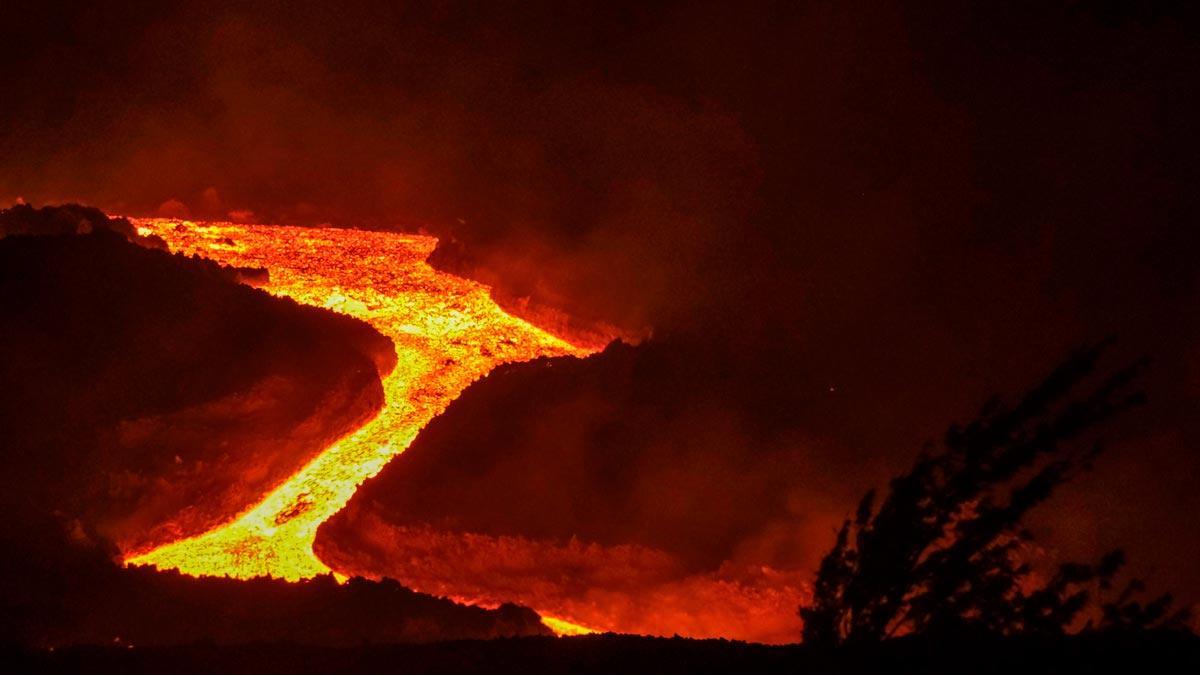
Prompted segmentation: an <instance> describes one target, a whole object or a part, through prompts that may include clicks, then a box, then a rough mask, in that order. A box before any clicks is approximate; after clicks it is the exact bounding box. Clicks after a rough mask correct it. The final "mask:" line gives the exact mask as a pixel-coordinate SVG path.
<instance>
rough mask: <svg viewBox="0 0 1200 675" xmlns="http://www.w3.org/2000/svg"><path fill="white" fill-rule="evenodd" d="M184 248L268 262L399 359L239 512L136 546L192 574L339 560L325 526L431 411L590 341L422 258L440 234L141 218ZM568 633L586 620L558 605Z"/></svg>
mask: <svg viewBox="0 0 1200 675" xmlns="http://www.w3.org/2000/svg"><path fill="white" fill-rule="evenodd" d="M134 222H135V223H136V225H137V226H138V228H139V230H140V231H141V232H142V234H157V235H158V236H160V237H162V238H163V239H165V240H166V241H167V243H168V245H169V246H170V247H171V249H172V250H173V251H178V252H182V253H186V254H192V253H198V254H200V255H202V256H204V257H207V258H212V259H213V260H216V261H219V262H222V263H225V264H228V265H234V266H238V267H263V268H266V269H267V270H269V273H270V281H269V282H268V283H267V284H265V286H264V288H265V289H266V290H267V291H269V292H271V293H274V294H275V295H280V296H286V297H290V298H293V299H294V300H296V301H297V302H301V303H304V304H308V305H316V306H319V307H326V308H329V309H332V310H334V311H338V312H343V313H345V314H349V315H351V316H355V317H357V318H360V319H362V320H364V321H366V322H368V323H370V324H371V325H373V326H374V327H375V328H376V329H377V330H379V331H380V332H381V333H383V334H384V335H386V336H387V337H389V338H391V340H392V341H393V342H394V343H395V345H396V352H397V357H398V358H397V365H396V368H395V370H393V371H392V373H391V374H389V375H388V376H387V377H385V378H384V380H383V388H384V393H385V402H384V407H383V409H382V410H381V411H380V413H379V414H378V415H377V416H376V417H375V418H374V419H373V420H371V421H370V422H368V423H367V424H366V425H364V426H363V427H361V428H360V429H359V430H358V431H356V432H354V433H353V434H351V435H350V436H347V437H346V438H343V439H342V440H340V441H338V442H337V443H335V444H334V445H332V446H331V447H329V448H328V449H326V450H325V451H324V452H323V453H322V454H321V455H320V456H318V457H317V458H316V459H315V460H313V461H312V462H311V463H310V464H309V465H308V466H306V467H304V468H303V469H302V470H301V471H300V472H299V473H297V474H296V475H294V476H292V478H290V479H289V480H288V481H287V482H285V483H284V484H282V485H280V486H279V487H277V488H276V489H275V490H274V491H273V492H271V493H270V494H268V495H267V496H266V497H265V498H264V499H263V500H262V501H261V502H260V503H259V504H258V505H256V506H255V507H253V508H252V509H250V510H249V511H248V512H246V513H244V514H241V515H240V516H239V517H237V518H236V519H235V520H233V521H232V522H229V523H228V524H226V525H223V526H221V527H219V528H216V529H214V530H211V531H209V532H206V533H204V534H201V535H198V536H196V537H193V538H190V539H184V540H180V541H176V542H172V543H170V544H167V545H165V546H162V547H159V548H156V549H154V550H152V551H149V552H145V553H142V554H140V555H135V556H133V557H130V558H128V559H127V560H126V562H127V563H129V564H136V565H154V566H157V567H160V568H167V569H172V568H173V569H178V570H180V571H182V572H185V573H187V574H193V575H197V576H200V575H213V576H231V577H238V578H250V577H254V576H263V575H268V576H273V577H282V578H284V579H289V580H298V579H302V578H307V577H311V576H314V575H317V574H321V573H325V572H329V571H330V570H329V568H328V567H327V566H325V565H324V564H323V563H322V562H321V561H320V560H318V559H317V558H316V556H315V555H313V550H312V547H313V539H314V537H315V535H316V531H317V526H318V525H320V524H321V523H322V522H324V521H325V520H326V519H328V518H329V517H330V516H332V515H333V514H334V513H336V512H337V511H338V510H339V509H341V508H342V507H343V506H344V505H345V504H346V502H347V501H348V500H349V499H350V497H351V495H352V494H353V493H354V491H355V489H356V488H357V487H358V485H359V484H361V483H362V482H363V481H364V480H366V479H367V478H370V477H371V476H373V475H375V474H376V473H378V472H379V470H380V469H382V468H383V466H384V464H386V463H387V462H388V460H390V459H391V458H392V457H394V456H396V455H397V454H399V453H401V452H403V451H404V449H405V448H407V447H408V445H409V443H411V442H412V440H413V438H415V437H416V435H417V432H418V431H420V429H421V428H422V427H424V426H425V424H426V423H428V422H429V420H431V419H432V418H433V417H434V416H436V415H437V414H439V413H440V412H442V411H443V410H444V409H445V408H446V406H447V405H448V404H449V403H450V401H452V400H453V399H454V398H455V397H456V396H458V394H459V393H460V392H461V391H462V390H463V389H464V388H465V387H466V386H467V385H469V384H470V383H471V382H473V381H474V380H476V379H478V378H479V377H482V376H483V375H485V374H486V373H487V372H488V371H490V370H491V369H493V368H495V367H496V366H497V365H500V364H502V363H507V362H512V361H523V360H528V359H533V358H536V357H539V356H560V355H568V354H573V355H582V354H585V353H586V350H583V349H579V348H577V347H574V346H572V345H570V344H568V343H566V342H564V341H562V340H560V339H558V338H556V337H554V336H551V335H550V334H548V333H546V332H544V331H542V330H539V329H538V328H536V327H534V326H531V325H529V324H527V323H525V322H524V321H521V320H520V319H517V318H514V317H512V316H510V315H508V314H506V313H505V312H504V311H502V310H501V309H500V308H499V307H498V306H497V305H496V304H495V303H494V302H493V301H492V299H491V297H489V295H488V290H487V288H486V287H484V286H482V285H480V284H478V283H475V282H472V281H468V280H466V279H461V278H459V277H455V276H452V275H449V274H444V273H441V272H438V271H436V270H434V269H433V268H431V267H430V266H429V265H427V264H426V263H425V259H426V257H428V255H429V253H430V252H431V251H432V250H433V247H434V245H435V244H436V243H437V241H436V239H434V238H432V237H425V236H418V235H405V234H396V233H389V232H368V231H362V230H347V229H333V228H298V227H280V226H261V225H235V224H232V223H205V224H197V223H191V222H186V221H179V220H171V219H157V218H156V219H137V220H135V221H134ZM547 625H550V626H551V627H553V628H554V629H555V630H556V631H557V632H560V633H573V632H579V631H584V630H586V629H583V628H582V627H579V626H574V625H572V624H569V623H567V622H565V621H555V620H553V619H549V620H548V621H547Z"/></svg>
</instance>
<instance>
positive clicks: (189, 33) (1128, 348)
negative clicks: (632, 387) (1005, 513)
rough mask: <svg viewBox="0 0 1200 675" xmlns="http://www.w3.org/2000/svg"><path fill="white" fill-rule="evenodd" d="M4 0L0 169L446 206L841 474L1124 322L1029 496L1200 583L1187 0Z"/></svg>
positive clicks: (5, 175)
mask: <svg viewBox="0 0 1200 675" xmlns="http://www.w3.org/2000/svg"><path fill="white" fill-rule="evenodd" d="M18 4H22V5H24V6H22V7H16V8H12V9H9V10H8V11H7V12H6V14H7V15H8V16H9V17H10V18H9V20H8V21H6V22H5V24H4V26H3V28H0V31H2V34H0V44H2V45H3V47H0V49H3V50H4V56H3V59H2V61H0V81H2V82H3V83H4V85H3V91H4V95H3V96H4V104H3V105H0V201H5V202H7V201H11V200H12V199H15V198H16V197H18V196H20V197H23V198H24V199H26V200H28V201H31V202H34V203H42V202H53V201H59V200H66V199H71V200H79V201H83V202H86V203H91V204H95V205H97V206H100V207H101V208H105V209H108V210H110V211H119V212H127V213H134V214H136V213H153V212H155V211H156V210H158V209H159V208H160V205H162V204H164V203H165V202H168V201H169V200H177V201H178V202H180V204H177V205H173V206H170V207H169V208H167V209H166V211H167V212H170V213H177V212H181V209H183V208H186V209H187V211H188V212H190V213H191V214H193V215H195V216H197V217H217V216H220V217H224V216H225V215H226V214H228V213H229V212H231V211H252V212H253V214H254V217H256V218H259V219H262V220H266V221H308V222H323V221H335V222H341V223H349V224H354V223H358V224H376V225H379V224H383V225H387V224H404V225H406V226H418V225H419V226H424V227H426V228H428V229H430V230H432V231H434V232H437V233H439V234H441V235H444V236H449V235H453V236H454V237H456V238H457V239H458V240H459V241H460V242H462V243H463V245H464V250H465V251H467V255H469V256H470V257H471V259H472V260H474V261H476V262H477V263H478V264H480V265H482V266H483V268H484V269H487V270H489V272H490V273H492V274H494V275H495V278H496V279H498V280H499V282H500V283H501V284H502V285H510V286H511V287H512V288H513V289H515V290H516V291H517V292H518V293H533V294H535V295H537V296H538V297H541V298H543V299H546V300H548V301H550V302H554V303H556V304H560V305H562V306H565V307H567V308H569V309H571V310H573V311H576V312H578V313H581V314H587V315H589V316H592V317H594V318H602V319H605V320H608V321H612V322H616V323H620V324H624V325H628V326H635V327H643V326H653V327H654V329H655V332H656V334H657V335H659V336H667V337H669V338H670V339H674V340H676V341H677V343H678V344H681V345H687V350H688V351H687V353H688V354H692V355H700V356H695V358H704V359H711V360H712V361H714V362H718V363H720V364H723V365H722V368H717V369H714V374H712V375H711V377H710V379H709V381H708V384H707V386H708V387H709V389H710V391H709V394H711V395H713V396H725V395H727V399H726V400H725V404H726V405H727V406H728V407H729V408H730V409H731V410H736V411H738V412H737V416H739V417H741V418H745V419H757V418H759V417H765V418H768V419H769V420H770V421H771V423H772V424H779V423H780V420H790V421H791V422H792V424H791V425H790V427H789V428H790V431H789V432H788V434H787V437H788V438H791V439H793V440H794V441H795V442H798V443H803V444H806V445H807V446H809V447H812V448H815V449H816V450H814V451H813V452H812V453H811V456H812V457H813V460H812V461H814V462H822V463H824V464H826V465H828V466H829V467H833V468H830V469H828V470H827V473H828V474H829V475H831V476H838V477H839V478H838V481H839V484H841V485H844V488H843V490H842V491H844V492H845V493H846V494H857V493H858V492H860V491H861V490H862V489H864V488H865V487H867V486H868V485H870V484H871V483H873V482H878V481H880V480H882V478H884V477H886V476H887V475H888V473H889V472H890V471H893V470H895V469H896V468H898V467H901V466H903V465H904V464H905V463H906V462H907V461H908V459H909V458H910V457H911V454H912V452H913V451H914V450H915V448H916V447H918V445H919V443H920V442H921V441H922V440H924V439H925V438H928V437H931V436H934V435H936V434H938V433H940V431H941V430H942V429H943V428H944V426H945V424H946V423H948V422H949V421H951V420H953V419H961V418H964V417H968V416H970V415H971V414H972V413H973V412H974V411H975V409H976V408H977V406H978V405H979V403H980V402H981V401H982V400H983V398H984V397H985V396H987V395H988V394H990V393H992V392H1012V391H1016V390H1019V389H1020V388H1021V387H1023V386H1025V385H1027V384H1029V383H1031V382H1032V381H1033V380H1035V379H1036V378H1037V377H1038V376H1039V375H1041V374H1042V373H1043V372H1044V371H1046V370H1047V369H1048V368H1049V367H1050V366H1051V365H1052V364H1054V363H1055V362H1056V361H1057V360H1058V359H1059V358H1060V357H1061V356H1063V355H1064V354H1065V353H1066V352H1067V350H1068V349H1070V348H1071V347H1072V346H1074V345H1077V344H1079V343H1081V342H1084V341H1089V340H1095V339H1099V338H1102V337H1105V336H1107V335H1114V334H1115V335H1116V336H1117V338H1118V343H1117V345H1118V346H1117V348H1116V349H1115V354H1114V357H1113V359H1114V361H1117V362H1120V361H1121V360H1128V359H1131V358H1134V357H1136V356H1140V355H1148V356H1150V357H1151V359H1152V360H1153V366H1152V369H1151V371H1150V374H1149V375H1148V377H1147V381H1146V383H1145V385H1146V388H1147V391H1148V394H1149V397H1150V401H1151V403H1150V405H1148V406H1147V407H1146V408H1144V409H1143V410H1141V411H1139V412H1137V413H1136V415H1135V416H1134V417H1133V418H1131V419H1128V420H1126V421H1124V422H1122V423H1121V424H1120V425H1117V426H1115V427H1113V428H1112V430H1111V434H1110V440H1111V441H1112V444H1113V446H1114V450H1113V452H1111V453H1110V454H1109V456H1107V457H1106V458H1105V459H1104V462H1103V463H1102V464H1101V465H1100V466H1099V467H1098V469H1097V472H1096V473H1095V474H1094V475H1091V476H1089V477H1087V478H1086V479H1084V480H1085V482H1081V483H1080V484H1079V485H1078V486H1073V487H1072V488H1071V490H1070V491H1068V493H1066V494H1064V495H1063V500H1062V501H1061V503H1060V505H1059V506H1057V507H1056V508H1054V509H1051V510H1050V511H1049V512H1048V513H1046V514H1044V519H1045V523H1043V527H1044V529H1045V530H1046V531H1047V532H1050V533H1051V535H1052V537H1053V541H1055V542H1056V545H1058V546H1061V548H1062V550H1063V551H1064V553H1065V554H1067V555H1083V554H1090V553H1091V552H1094V551H1095V550H1097V549H1099V548H1103V547H1107V546H1109V545H1111V544H1117V543H1130V548H1131V553H1132V554H1133V556H1134V561H1135V566H1136V564H1137V562H1138V560H1139V559H1140V560H1143V561H1149V562H1146V563H1144V567H1143V569H1146V570H1148V571H1150V572H1152V573H1154V574H1157V577H1155V576H1152V577H1151V579H1152V580H1159V581H1161V583H1162V585H1167V586H1176V587H1181V588H1186V589H1188V590H1189V592H1191V593H1192V594H1193V595H1197V594H1200V579H1197V578H1196V577H1195V571H1194V569H1192V568H1193V567H1194V562H1195V561H1196V560H1197V559H1200V550H1198V549H1200V529H1198V526H1197V525H1196V524H1195V523H1194V520H1195V519H1194V514H1195V513H1196V512H1197V509H1198V508H1200V496H1198V495H1200V490H1197V487H1200V486H1198V485H1197V483H1196V481H1197V478H1195V476H1197V475H1200V458H1198V450H1197V448H1198V447H1200V446H1198V441H1200V409H1198V408H1200V346H1198V345H1200V342H1198V340H1197V338H1198V337H1200V317H1198V307H1200V304H1198V302H1197V273H1196V265H1195V263H1194V259H1195V255H1196V251H1197V250H1200V228H1198V227H1197V215H1198V208H1197V207H1198V197H1197V191H1196V188H1195V185H1196V182H1197V178H1198V177H1200V176H1198V166H1197V164H1198V162H1197V159H1196V157H1197V149H1200V143H1198V141H1200V139H1198V138H1197V135H1198V133H1200V132H1198V131H1197V127H1196V124H1195V120H1196V119H1200V105H1198V103H1200V101H1198V98H1197V86H1196V85H1197V83H1196V75H1195V73H1197V72H1200V33H1198V32H1197V31H1198V27H1200V24H1198V23H1197V21H1196V16H1195V12H1194V11H1187V12H1185V11H1183V10H1179V9H1177V8H1175V7H1173V6H1172V4H1169V3H1152V2H1151V3H1147V2H1136V3H1135V2H1128V3H1122V2H1016V3H1011V2H1010V3H994V4H993V3H954V2H940V1H930V2H914V3H894V2H877V1H876V2H862V3H856V2H815V3H798V2H786V3H662V4H657V5H655V6H654V7H652V8H647V7H641V6H639V5H640V3H626V2H596V3H571V6H570V7H564V6H562V5H563V4H565V3H533V4H532V5H528V4H526V5H522V6H521V7H519V8H517V7H513V8H504V9H499V8H494V7H490V5H489V7H488V8H480V7H478V6H475V3H453V2H447V3H414V4H405V5H404V6H400V7H394V6H392V5H391V4H390V3H386V4H385V3H338V4H336V5H334V4H330V5H328V6H325V7H319V8H314V7H306V6H297V4H298V3H284V2H279V3H255V4H254V6H253V7H250V6H248V5H247V6H242V5H240V4H238V3H232V4H231V6H229V7H227V8H222V9H214V8H212V7H209V6H207V3H196V4H195V5H189V4H187V3H185V4H182V5H178V4H172V3H157V2H156V3H141V5H142V6H140V7H139V6H137V4H138V3H126V5H125V6H124V7H121V8H119V9H113V8H109V7H100V6H96V5H92V4H86V3H81V4H80V5H79V6H77V7H66V8H64V7H61V6H54V5H53V4H52V3H18ZM1178 4H1180V5H1183V4H1185V3H1178ZM539 5H540V6H539ZM730 381H736V382H737V383H738V384H737V385H736V386H726V385H727V384H728V382H730ZM747 382H758V383H760V384H759V385H758V386H756V387H755V386H747V385H746V383H747ZM726 389H727V390H728V392H727V391H726ZM714 392H715V393H714ZM730 392H732V393H730ZM747 392H750V393H747ZM789 415H792V416H791V417H789ZM1139 556H1140V558H1139Z"/></svg>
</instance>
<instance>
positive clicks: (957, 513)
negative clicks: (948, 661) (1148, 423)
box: [800, 344, 1186, 644]
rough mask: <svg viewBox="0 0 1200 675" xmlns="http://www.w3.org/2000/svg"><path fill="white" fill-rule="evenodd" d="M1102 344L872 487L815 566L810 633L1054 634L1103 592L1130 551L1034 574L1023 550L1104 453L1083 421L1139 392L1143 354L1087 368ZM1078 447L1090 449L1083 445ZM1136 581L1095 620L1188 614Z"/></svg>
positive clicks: (1144, 620) (1126, 625) (811, 639)
mask: <svg viewBox="0 0 1200 675" xmlns="http://www.w3.org/2000/svg"><path fill="white" fill-rule="evenodd" d="M1104 346H1105V345H1104V344H1097V345H1092V346H1088V347H1085V348H1082V349H1080V350H1078V351H1077V352H1076V353H1074V354H1073V355H1071V356H1070V357H1069V358H1068V359H1067V360H1066V361H1065V362H1064V363H1062V364H1061V365H1060V366H1059V367H1058V368H1056V369H1055V370H1054V371H1053V372H1052V373H1051V374H1050V375H1049V376H1048V377H1047V378H1046V379H1045V380H1044V381H1043V382H1041V383H1040V384H1039V385H1037V386H1036V387H1034V388H1033V389H1032V390H1030V391H1029V392H1028V393H1027V394H1026V395H1025V396H1024V397H1023V398H1022V399H1021V400H1020V401H1019V402H1017V403H1016V404H1015V405H1011V406H1008V405H1005V404H1004V403H1002V402H1001V401H1000V400H999V399H995V398H994V399H992V400H991V401H989V402H988V403H987V404H986V405H985V406H984V408H983V410H982V411H981V413H980V415H979V417H978V418H977V419H976V420H974V421H973V422H971V423H970V424H967V425H966V426H958V425H954V426H951V427H950V429H949V430H948V431H947V433H946V436H945V438H944V440H943V441H942V444H941V447H940V448H935V447H931V446H927V447H926V448H925V449H923V450H922V452H921V454H920V455H919V456H918V458H917V460H916V462H915V464H914V465H913V467H912V468H911V469H910V470H909V471H908V472H907V473H905V474H903V475H901V476H898V477H896V478H894V479H893V480H892V481H891V483H890V485H889V488H888V493H887V496H886V498H885V499H884V500H883V502H882V503H881V504H879V506H878V508H876V507H875V492H874V491H873V490H872V491H870V492H868V493H867V494H866V495H865V496H864V497H863V499H862V501H861V502H860V504H859V506H858V510H857V512H856V514H855V515H854V517H853V518H851V519H847V520H846V521H845V523H843V525H842V528H841V530H840V531H839V532H838V535H837V540H836V543H835V544H834V546H833V548H832V549H831V550H830V551H829V552H828V553H827V554H826V555H825V557H824V559H823V560H822V561H821V564H820V567H819V568H818V570H817V576H816V581H815V583H814V588H813V599H812V601H811V603H810V604H808V605H806V606H804V607H801V609H800V615H801V617H802V618H803V620H804V641H805V642H806V643H810V644H841V643H846V642H863V641H878V640H881V639H884V638H887V637H890V636H893V635H897V634H906V633H932V632H943V631H948V630H955V629H962V628H965V627H971V628H976V629H982V630H987V631H989V632H994V633H998V634H1003V635H1011V634H1018V633H1025V634H1030V633H1032V634H1058V633H1062V632H1064V631H1066V630H1067V629H1068V628H1069V627H1071V626H1072V625H1074V624H1075V623H1076V621H1077V620H1079V619H1080V618H1081V613H1082V612H1083V611H1084V610H1085V609H1087V608H1088V607H1089V606H1092V605H1093V603H1094V602H1095V601H1096V599H1095V598H1094V597H1093V591H1094V590H1099V591H1100V593H1101V594H1107V593H1109V592H1111V591H1112V590H1113V585H1112V584H1113V578H1114V576H1115V575H1116V573H1117V572H1118V570H1119V569H1120V568H1121V567H1122V566H1123V565H1124V563H1125V556H1124V553H1123V552H1121V551H1120V550H1117V551H1113V552H1111V553H1109V554H1107V555H1105V556H1104V557H1103V558H1102V559H1101V560H1100V561H1099V562H1097V563H1096V564H1093V565H1086V564H1078V563H1068V564H1063V565H1061V566H1060V567H1059V569H1058V571H1057V572H1056V573H1055V574H1053V575H1052V576H1051V577H1050V578H1049V579H1046V580H1044V581H1042V582H1040V583H1039V582H1038V581H1037V579H1036V576H1035V575H1034V570H1033V569H1032V568H1031V566H1030V565H1029V564H1028V562H1026V561H1023V560H1022V556H1021V555H1020V552H1021V549H1022V547H1023V546H1024V545H1025V544H1026V542H1027V541H1028V540H1030V539H1031V538H1032V536H1031V535H1030V533H1029V532H1028V530H1026V529H1025V528H1024V527H1023V526H1022V525H1021V522H1022V519H1023V518H1024V516H1025V515H1026V514H1027V513H1028V512H1029V511H1030V509H1032V508H1033V507H1035V506H1037V505H1038V504H1040V503H1042V502H1044V501H1045V500H1046V499H1048V498H1049V497H1050V496H1051V494H1052V493H1053V492H1054V490H1055V488H1057V487H1058V486H1059V485H1061V484H1063V483H1064V482H1066V481H1068V480H1070V479H1071V478H1072V477H1074V476H1075V475H1077V474H1078V473H1079V472H1080V471H1081V470H1084V469H1086V468H1088V467H1089V465H1090V463H1091V461H1092V460H1093V459H1094V458H1095V457H1096V456H1097V455H1098V454H1099V453H1100V452H1101V449H1102V448H1101V446H1100V444H1099V443H1092V444H1085V443H1081V442H1080V436H1081V434H1083V433H1084V432H1085V431H1087V430H1089V429H1090V428H1092V427H1094V426H1095V425H1097V424H1098V423H1100V422H1103V421H1105V420H1107V419H1109V418H1111V417H1112V416H1114V415H1116V414H1117V413H1120V412H1122V411H1124V410H1126V409H1128V408H1130V407H1133V406H1135V405H1138V404H1140V403H1141V402H1143V399H1144V397H1143V395H1142V394H1141V393H1140V392H1137V391H1134V390H1133V385H1134V383H1135V380H1136V378H1137V376H1138V374H1139V372H1140V371H1141V370H1142V369H1143V367H1144V362H1138V363H1135V364H1133V365H1130V366H1128V367H1126V368H1123V369H1121V370H1119V371H1117V372H1115V373H1112V374H1110V375H1108V376H1107V377H1104V378H1102V379H1100V381H1099V382H1098V384H1095V385H1094V388H1092V389H1091V390H1090V391H1086V392H1084V393H1082V394H1081V393H1079V390H1080V389H1081V388H1082V386H1083V385H1084V383H1085V382H1086V381H1088V380H1090V379H1092V378H1091V376H1092V374H1093V372H1094V371H1095V368H1096V364H1097V361H1098V359H1099V356H1100V354H1101V352H1102V351H1103V349H1104ZM1081 446H1082V447H1081ZM1142 590H1143V588H1142V585H1141V583H1140V582H1139V581H1137V580H1134V581H1132V582H1130V583H1129V584H1128V585H1126V587H1125V588H1124V589H1123V590H1122V591H1121V592H1120V593H1119V594H1118V595H1117V597H1115V598H1113V599H1112V600H1110V601H1108V602H1104V603H1103V604H1101V605H1100V606H1099V612H1098V618H1097V619H1096V620H1095V621H1089V622H1088V623H1087V627H1089V628H1095V629H1101V628H1109V629H1111V628H1122V629H1137V628H1147V627H1152V626H1164V625H1168V624H1170V625H1175V624H1182V622H1183V621H1185V620H1186V610H1184V611H1180V612H1176V613H1175V614H1169V612H1170V609H1171V605H1172V600H1171V596H1170V595H1163V596H1161V597H1159V598H1157V599H1155V600H1153V601H1150V602H1148V603H1146V604H1142V603H1140V602H1137V601H1135V600H1134V597H1135V596H1136V595H1137V594H1138V593H1140V592H1142Z"/></svg>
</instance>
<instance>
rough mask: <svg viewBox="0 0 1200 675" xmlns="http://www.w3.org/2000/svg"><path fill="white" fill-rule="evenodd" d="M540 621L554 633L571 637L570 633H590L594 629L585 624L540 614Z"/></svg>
mask: <svg viewBox="0 0 1200 675" xmlns="http://www.w3.org/2000/svg"><path fill="white" fill-rule="evenodd" d="M542 623H543V624H545V626H546V628H549V629H550V630H552V631H554V634H555V635H557V636H559V637H571V636H572V635H591V634H593V633H595V632H596V631H595V630H593V629H591V628H588V627H586V626H580V625H579V624H577V623H571V622H570V621H564V620H563V619H556V618H554V617H552V616H546V615H545V614H543V615H542Z"/></svg>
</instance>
